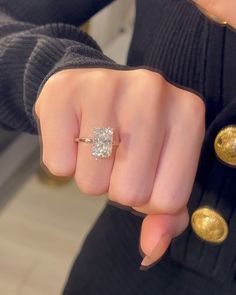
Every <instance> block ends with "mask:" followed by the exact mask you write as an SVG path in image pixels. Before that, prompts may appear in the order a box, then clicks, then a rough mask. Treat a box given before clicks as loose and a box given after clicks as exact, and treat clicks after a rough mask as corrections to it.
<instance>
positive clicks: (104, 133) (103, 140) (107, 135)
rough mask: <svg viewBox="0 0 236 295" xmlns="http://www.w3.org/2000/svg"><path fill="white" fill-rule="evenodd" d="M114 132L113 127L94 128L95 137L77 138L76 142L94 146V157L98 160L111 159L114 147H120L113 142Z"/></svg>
mask: <svg viewBox="0 0 236 295" xmlns="http://www.w3.org/2000/svg"><path fill="white" fill-rule="evenodd" d="M113 135H114V131H113V128H112V127H94V129H93V136H92V138H90V137H80V138H76V139H75V141H76V142H83V143H88V144H92V151H91V152H92V155H93V156H94V157H95V158H96V159H97V158H109V157H110V156H111V154H112V147H113V146H117V145H119V142H116V141H114V140H113Z"/></svg>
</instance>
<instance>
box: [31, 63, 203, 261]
mask: <svg viewBox="0 0 236 295" xmlns="http://www.w3.org/2000/svg"><path fill="white" fill-rule="evenodd" d="M35 113H36V115H37V120H38V125H39V127H40V131H41V136H42V161H43V163H44V164H45V165H46V167H47V168H48V169H49V170H50V171H51V172H52V173H53V174H55V175H58V176H69V175H73V176H74V179H75V181H76V183H77V185H78V187H79V188H80V190H81V191H83V192H85V193H88V194H92V195H101V194H104V193H106V194H107V195H108V198H109V199H110V200H112V201H114V202H116V203H119V204H122V205H125V206H128V207H132V208H133V209H134V210H136V211H138V212H142V213H144V214H147V216H146V217H145V218H144V221H143V224H142V229H141V239H140V246H141V249H142V251H143V252H144V253H145V255H146V257H145V259H144V260H143V262H142V264H143V265H150V264H151V263H152V262H154V261H155V260H156V259H158V258H160V257H161V256H162V255H163V254H164V252H165V251H166V249H167V248H168V246H169V244H170V242H171V239H172V238H173V237H175V236H177V235H179V234H180V233H182V232H183V230H184V229H185V228H186V226H187V225H188V221H189V216H188V212H187V208H186V204H187V202H188V199H189V196H190V193H191V190H192V186H193V183H194V179H195V175H196V170H197V166H198V161H199V156H200V151H201V146H202V143H203V139H204V136H205V104H204V102H203V101H202V99H201V98H200V97H198V96H197V95H195V94H193V93H191V92H189V91H186V90H183V89H181V88H178V87H176V86H174V85H172V84H170V83H169V82H167V81H166V80H165V79H164V78H163V77H162V75H160V74H159V73H157V72H154V71H150V70H147V69H134V70H127V71H125V70H113V69H97V68H93V69H91V68H87V69H67V70H62V71H60V72H57V73H56V74H54V75H52V76H51V77H50V78H49V79H48V80H47V82H46V83H45V85H44V87H43V88H42V91H41V93H40V95H39V96H38V98H37V101H36V103H35ZM96 126H98V127H107V126H110V127H113V128H114V131H115V132H116V134H118V136H119V140H120V143H119V145H118V146H117V147H114V148H113V153H112V155H111V157H109V158H106V159H98V160H96V159H95V158H94V157H93V156H92V155H91V145H89V144H85V143H81V142H80V143H76V142H75V138H77V137H88V136H91V133H92V131H93V128H94V127H96Z"/></svg>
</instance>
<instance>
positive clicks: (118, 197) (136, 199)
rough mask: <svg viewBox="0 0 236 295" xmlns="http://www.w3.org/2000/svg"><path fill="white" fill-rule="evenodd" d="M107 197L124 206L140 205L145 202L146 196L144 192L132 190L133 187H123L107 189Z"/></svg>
mask: <svg viewBox="0 0 236 295" xmlns="http://www.w3.org/2000/svg"><path fill="white" fill-rule="evenodd" d="M109 199H110V200H112V201H114V202H117V203H119V204H121V205H125V206H131V207H136V206H142V205H144V204H145V203H146V201H147V197H146V196H145V194H142V193H140V192H139V191H134V190H133V189H129V188H123V189H122V190H121V189H117V188H116V189H113V190H111V189H110V190H109Z"/></svg>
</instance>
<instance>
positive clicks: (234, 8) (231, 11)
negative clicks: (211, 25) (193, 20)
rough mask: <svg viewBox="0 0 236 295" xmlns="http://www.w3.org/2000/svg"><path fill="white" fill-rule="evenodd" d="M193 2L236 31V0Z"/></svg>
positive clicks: (195, 0)
mask: <svg viewBox="0 0 236 295" xmlns="http://www.w3.org/2000/svg"><path fill="white" fill-rule="evenodd" d="M193 2H194V3H195V4H197V5H199V6H200V7H202V8H204V9H205V10H207V11H209V12H210V13H212V14H213V15H215V16H217V17H218V18H219V19H221V20H224V21H226V22H227V23H228V25H229V26H231V27H232V28H234V29H236V0H227V1H225V0H194V1H193Z"/></svg>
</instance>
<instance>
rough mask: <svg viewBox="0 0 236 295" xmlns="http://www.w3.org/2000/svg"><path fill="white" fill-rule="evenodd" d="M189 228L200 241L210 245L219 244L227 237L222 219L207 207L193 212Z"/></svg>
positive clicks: (226, 228)
mask: <svg viewBox="0 0 236 295" xmlns="http://www.w3.org/2000/svg"><path fill="white" fill-rule="evenodd" d="M191 226H192V228H193V230H194V232H195V233H196V234H197V235H198V236H199V237H200V238H201V239H203V240H205V241H208V242H212V243H221V242H223V241H224V240H225V239H226V237H227V235H228V225H227V223H226V221H225V220H224V218H223V217H222V216H221V215H220V214H219V213H217V212H216V211H215V210H213V209H211V208H209V207H201V208H199V209H197V210H196V211H194V212H193V214H192V217H191Z"/></svg>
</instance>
